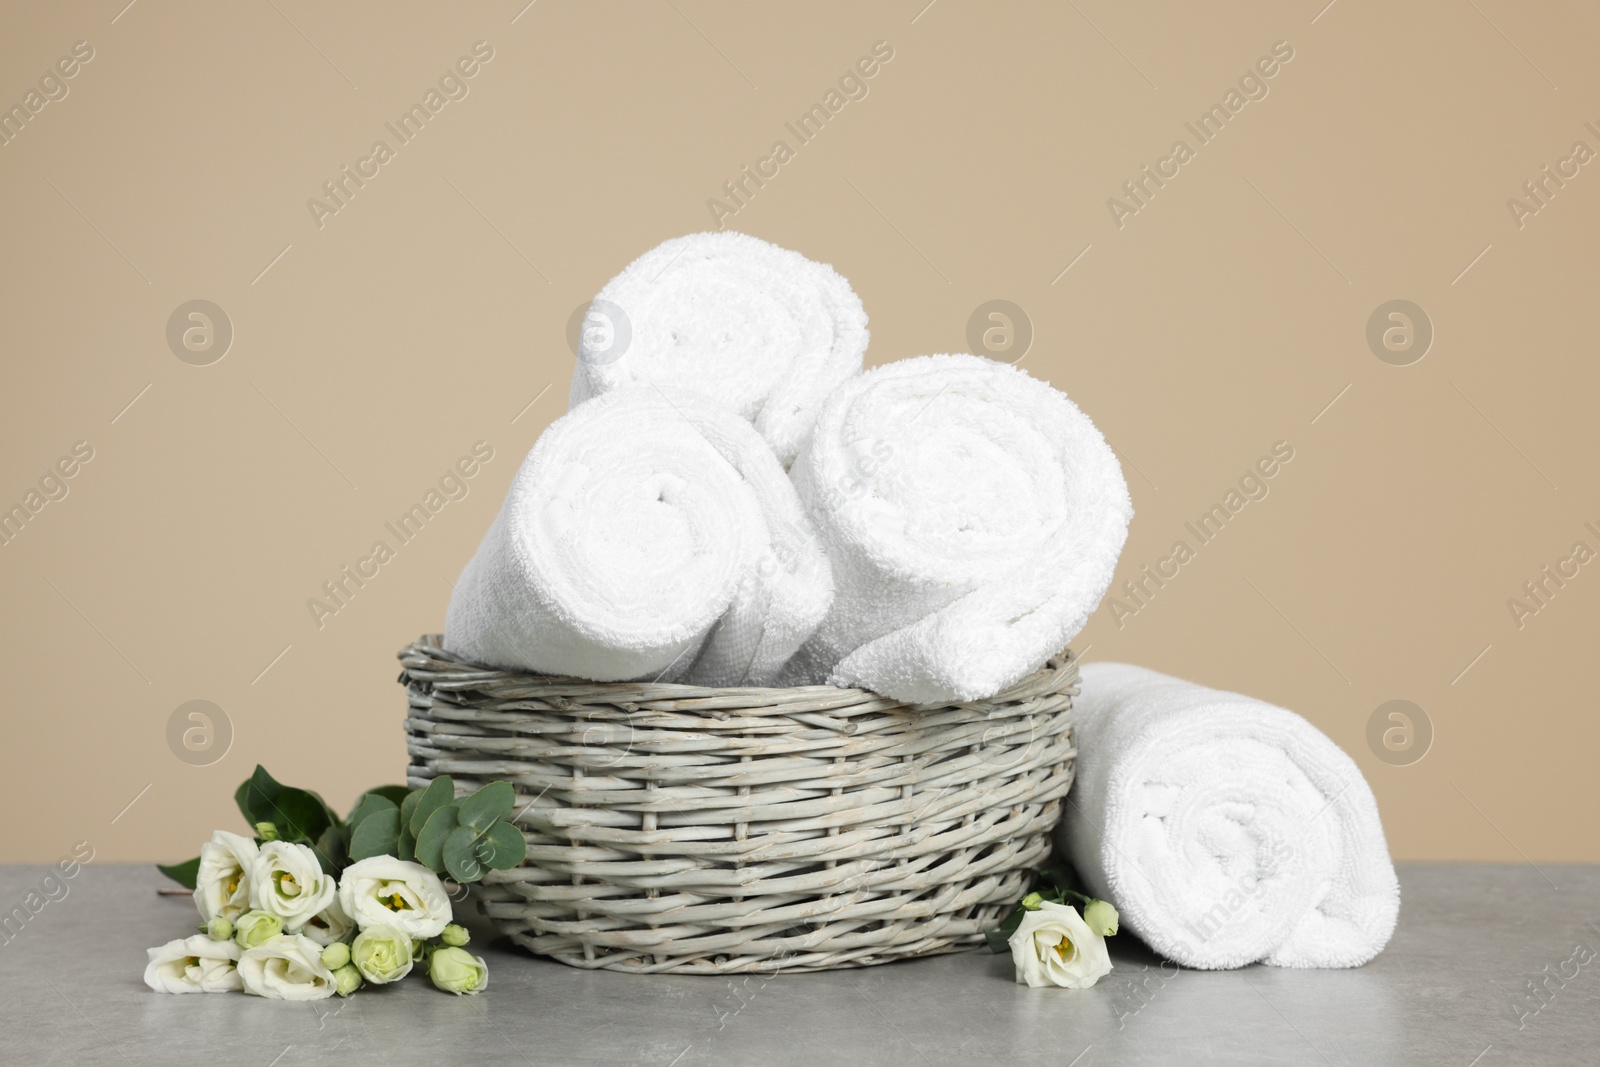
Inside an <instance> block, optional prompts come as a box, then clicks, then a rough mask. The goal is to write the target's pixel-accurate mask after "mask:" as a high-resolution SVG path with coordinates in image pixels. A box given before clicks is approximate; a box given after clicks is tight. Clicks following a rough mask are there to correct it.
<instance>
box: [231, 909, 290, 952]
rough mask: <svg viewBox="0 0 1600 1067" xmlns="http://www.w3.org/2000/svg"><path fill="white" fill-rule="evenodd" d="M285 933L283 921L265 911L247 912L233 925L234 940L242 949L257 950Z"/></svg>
mask: <svg viewBox="0 0 1600 1067" xmlns="http://www.w3.org/2000/svg"><path fill="white" fill-rule="evenodd" d="M281 933H283V920H282V919H280V918H278V917H277V916H276V915H270V914H268V913H267V912H264V911H247V912H245V913H244V914H243V915H241V916H239V921H238V922H236V923H234V924H233V939H234V940H235V941H237V942H239V945H240V947H241V948H255V947H256V946H257V945H264V944H266V943H267V942H268V941H271V940H272V939H273V938H275V937H277V936H278V935H279V934H281Z"/></svg>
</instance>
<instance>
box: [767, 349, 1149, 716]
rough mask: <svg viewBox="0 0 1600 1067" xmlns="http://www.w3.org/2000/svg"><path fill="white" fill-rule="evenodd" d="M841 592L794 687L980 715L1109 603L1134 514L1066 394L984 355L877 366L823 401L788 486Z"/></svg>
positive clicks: (799, 664) (1108, 454) (1112, 460)
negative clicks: (976, 704)
mask: <svg viewBox="0 0 1600 1067" xmlns="http://www.w3.org/2000/svg"><path fill="white" fill-rule="evenodd" d="M791 477H792V478H793V479H794V482H795V487H796V488H797V489H798V490H799V491H800V497H801V499H802V500H803V501H804V503H805V505H806V509H807V511H808V512H809V513H810V515H811V517H812V519H813V521H814V522H815V523H816V526H817V531H818V533H819V534H820V535H821V537H822V540H823V543H824V545H826V547H827V551H828V556H829V558H830V559H831V561H832V563H833V570H834V577H835V581H836V582H837V587H838V594H837V596H836V597H835V599H834V603H833V607H832V608H831V609H830V610H829V612H828V617H827V618H826V619H825V620H823V623H822V625H821V626H820V627H819V628H818V630H817V633H816V636H815V637H813V638H812V639H811V641H809V642H808V643H807V644H806V646H805V647H804V648H803V649H802V650H801V653H800V655H799V656H797V657H796V659H795V662H794V663H792V664H791V665H790V666H789V667H788V668H787V669H786V670H785V672H784V674H783V676H782V678H783V681H784V682H786V683H788V684H801V683H808V682H809V683H814V682H821V681H829V682H832V683H833V684H835V685H842V686H861V687H863V688H867V689H872V690H875V691H876V692H879V693H884V694H887V695H889V696H892V697H894V698H895V699H897V700H905V701H912V702H917V703H937V702H947V701H952V700H980V699H984V698H986V697H989V696H992V695H993V694H995V693H997V692H999V691H1000V690H1001V689H1003V688H1005V687H1006V686H1007V685H1010V684H1011V683H1013V682H1015V681H1017V680H1018V679H1020V678H1023V677H1025V676H1027V675H1028V674H1029V673H1031V672H1032V671H1034V670H1037V669H1038V668H1039V666H1040V665H1042V664H1043V663H1044V662H1045V660H1046V659H1048V658H1049V657H1050V656H1052V655H1054V654H1056V653H1057V652H1060V651H1061V649H1062V648H1063V647H1064V646H1065V645H1066V643H1067V641H1068V640H1070V639H1071V638H1072V637H1073V636H1074V635H1075V634H1076V633H1077V632H1078V631H1079V630H1080V629H1082V628H1083V624H1084V622H1085V621H1086V620H1087V619H1088V617H1089V614H1090V612H1092V611H1093V610H1094V609H1095V606H1096V605H1097V604H1099V602H1100V597H1101V595H1102V594H1104V593H1105V590H1106V586H1108V585H1109V584H1110V582H1111V575H1112V570H1113V568H1114V567H1115V565H1116V562H1117V556H1118V554H1119V553H1120V552H1121V551H1122V543H1123V541H1124V540H1125V539H1126V538H1127V534H1128V520H1129V518H1130V517H1131V516H1132V514H1133V506H1132V504H1131V503H1130V501H1129V499H1128V486H1127V483H1126V482H1125V481H1123V477H1122V468H1121V467H1120V466H1118V464H1117V459H1116V456H1115V454H1114V453H1113V452H1112V451H1111V448H1110V446H1109V445H1107V444H1106V442H1105V438H1103V437H1102V436H1101V435H1100V431H1099V430H1097V429H1095V427H1094V424H1093V423H1091V422H1090V421H1089V419H1088V417H1087V416H1085V415H1084V414H1083V412H1081V411H1079V410H1078V408H1077V407H1076V406H1075V405H1074V404H1073V403H1072V401H1070V400H1068V399H1067V397H1066V395H1065V394H1064V393H1061V392H1058V391H1057V390H1055V389H1052V388H1051V387H1050V386H1049V385H1048V384H1046V383H1044V382H1041V381H1038V380H1037V379H1035V378H1031V377H1029V376H1028V375H1027V374H1025V373H1023V372H1022V371H1020V370H1017V369H1016V368H1015V367H1010V366H1007V365H1005V364H1001V363H995V362H992V361H990V360H987V359H980V358H979V357H977V356H968V355H943V356H919V357H917V358H915V359H907V360H901V361H900V362H897V363H890V364H887V365H885V366H882V367H877V368H875V369H873V370H871V371H868V372H867V373H865V374H863V375H860V376H859V377H857V378H854V379H852V380H851V381H849V382H846V383H845V384H844V385H842V386H840V387H839V388H838V389H836V390H835V391H834V392H833V393H832V395H830V396H829V397H828V400H827V403H826V404H824V405H823V409H822V414H821V416H820V417H819V418H818V420H817V425H816V428H815V431H814V432H813V435H812V438H811V442H810V444H809V445H808V446H807V448H806V450H805V451H804V452H803V453H802V454H801V456H800V458H799V459H798V460H796V462H795V465H794V468H793V470H792V472H791Z"/></svg>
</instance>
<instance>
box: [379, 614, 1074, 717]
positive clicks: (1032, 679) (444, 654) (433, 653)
mask: <svg viewBox="0 0 1600 1067" xmlns="http://www.w3.org/2000/svg"><path fill="white" fill-rule="evenodd" d="M410 655H425V656H428V657H430V658H432V659H436V660H443V661H444V662H446V663H450V664H453V665H456V666H458V667H460V668H462V669H461V670H460V671H458V672H455V677H456V678H457V680H463V681H464V680H466V679H468V678H470V677H472V676H474V675H476V676H479V677H502V678H519V679H527V680H529V681H532V682H537V683H540V684H544V685H550V686H555V687H560V688H562V689H568V688H578V689H594V690H597V691H599V692H602V693H604V692H623V691H627V690H633V691H637V690H638V689H639V688H640V687H641V686H648V687H649V688H650V689H651V690H652V691H659V692H660V693H661V694H662V696H663V697H664V698H674V699H681V700H695V699H706V698H712V697H716V698H723V699H727V698H730V697H746V696H747V697H748V698H749V699H750V700H751V702H752V703H755V704H764V703H767V702H768V701H770V700H771V699H772V694H776V693H784V694H788V695H789V696H790V697H791V698H793V697H794V696H796V695H805V694H811V695H815V696H816V697H818V698H822V697H824V696H826V697H827V698H828V699H830V700H840V699H846V700H850V699H857V698H858V699H860V700H862V701H893V702H894V704H895V705H896V706H898V707H904V708H910V709H916V710H933V709H945V708H967V707H972V708H980V707H985V706H992V705H994V704H1002V703H1007V702H1008V701H1009V700H1010V699H1011V696H1012V694H1015V693H1018V692H1020V691H1022V690H1025V689H1028V688H1030V687H1032V686H1033V685H1035V684H1037V682H1038V681H1039V680H1040V679H1041V678H1043V677H1045V676H1048V675H1050V674H1054V673H1058V672H1060V671H1063V670H1071V669H1074V668H1075V667H1076V665H1077V663H1078V656H1077V653H1075V652H1073V650H1072V649H1071V648H1064V649H1062V650H1061V651H1060V652H1057V653H1056V654H1054V655H1052V656H1051V657H1050V658H1049V659H1047V660H1046V661H1045V662H1044V664H1043V666H1041V667H1040V668H1039V669H1038V670H1036V671H1032V672H1030V673H1029V674H1026V675H1024V676H1023V677H1021V678H1019V679H1017V680H1016V681H1015V682H1012V683H1011V684H1010V685H1008V686H1006V687H1005V688H1004V689H1002V690H1000V691H999V692H998V693H995V694H994V695H993V696H989V697H984V698H982V699H980V700H947V701H939V702H935V703H931V704H917V703H912V702H909V701H901V700H896V699H895V698H894V697H891V696H887V695H885V694H883V693H877V692H874V691H872V690H870V689H859V688H856V687H853V686H838V685H800V686H728V687H724V688H718V687H715V686H703V685H685V684H684V683H682V682H652V681H646V680H641V679H637V678H636V679H632V680H629V681H617V682H596V681H591V680H589V679H587V678H575V677H572V676H569V675H559V674H540V673H538V672H536V671H527V670H521V669H516V668H505V667H489V666H485V665H483V664H481V663H475V662H473V661H472V660H469V659H467V658H466V657H464V656H461V655H459V654H457V653H455V652H451V651H450V650H449V649H447V648H445V647H444V635H443V634H442V633H425V634H423V635H422V636H421V637H419V638H418V639H417V640H415V641H413V642H411V643H410V644H408V645H406V646H405V647H404V648H402V649H401V650H400V651H399V652H398V653H397V654H396V658H398V659H399V660H400V662H401V665H402V666H403V667H405V669H406V670H407V672H409V671H410V667H409V665H407V664H406V658H407V656H410ZM635 699H637V698H635Z"/></svg>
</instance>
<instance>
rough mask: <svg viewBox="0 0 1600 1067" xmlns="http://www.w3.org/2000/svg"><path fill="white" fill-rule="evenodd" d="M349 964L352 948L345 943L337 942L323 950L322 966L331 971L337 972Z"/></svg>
mask: <svg viewBox="0 0 1600 1067" xmlns="http://www.w3.org/2000/svg"><path fill="white" fill-rule="evenodd" d="M349 962H350V946H349V945H347V944H345V943H344V942H343V941H335V942H334V943H333V944H331V945H329V946H328V947H326V948H324V949H323V950H322V965H323V966H324V967H326V968H328V970H330V971H337V970H338V969H339V968H340V967H343V966H344V965H345V964H347V963H349Z"/></svg>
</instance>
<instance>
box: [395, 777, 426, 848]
mask: <svg viewBox="0 0 1600 1067" xmlns="http://www.w3.org/2000/svg"><path fill="white" fill-rule="evenodd" d="M425 792H426V790H424V789H413V790H412V791H411V792H409V793H407V794H406V797H405V799H404V800H402V801H401V802H400V825H401V826H402V827H403V828H404V829H406V830H409V831H410V832H411V836H412V837H416V836H417V832H416V831H415V830H412V829H411V816H413V815H415V814H416V812H417V801H419V800H421V799H422V794H423V793H425Z"/></svg>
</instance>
